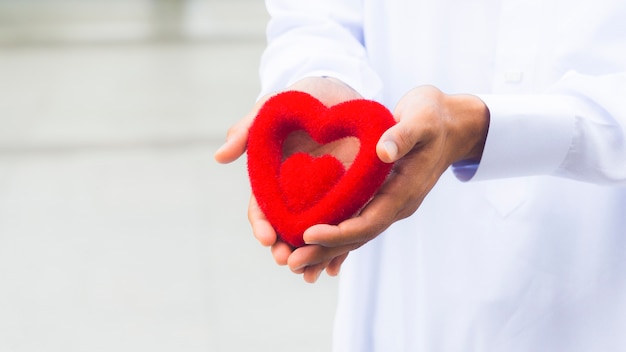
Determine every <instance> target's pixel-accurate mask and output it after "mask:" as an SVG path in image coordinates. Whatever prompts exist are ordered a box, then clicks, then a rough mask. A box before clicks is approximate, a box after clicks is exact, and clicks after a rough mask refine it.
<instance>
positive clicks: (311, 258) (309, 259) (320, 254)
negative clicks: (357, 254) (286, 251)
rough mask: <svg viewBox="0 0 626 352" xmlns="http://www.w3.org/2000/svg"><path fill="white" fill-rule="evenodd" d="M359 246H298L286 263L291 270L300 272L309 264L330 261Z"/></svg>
mask: <svg viewBox="0 0 626 352" xmlns="http://www.w3.org/2000/svg"><path fill="white" fill-rule="evenodd" d="M359 246H360V245H358V246H355V245H349V246H342V247H336V248H326V247H322V246H317V245H311V246H304V247H300V248H298V249H296V250H295V251H293V253H291V255H290V256H289V259H288V262H287V265H289V268H290V269H291V271H293V272H295V273H298V272H301V270H302V269H305V268H306V267H309V266H313V265H318V264H320V263H324V262H326V263H330V261H331V260H332V259H333V258H335V257H338V256H340V255H343V254H344V253H347V252H349V251H351V250H353V249H356V248H358V247H359ZM324 266H325V265H324Z"/></svg>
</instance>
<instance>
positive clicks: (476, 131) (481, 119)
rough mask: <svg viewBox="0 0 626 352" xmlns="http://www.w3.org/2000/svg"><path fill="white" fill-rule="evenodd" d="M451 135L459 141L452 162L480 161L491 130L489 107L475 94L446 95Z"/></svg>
mask: <svg viewBox="0 0 626 352" xmlns="http://www.w3.org/2000/svg"><path fill="white" fill-rule="evenodd" d="M445 105H446V106H447V110H448V116H449V118H450V122H451V127H450V131H451V135H452V136H453V137H454V140H456V141H457V142H456V143H455V146H454V149H453V150H454V152H453V154H452V156H451V164H453V163H458V162H461V161H470V162H476V163H477V162H480V159H481V158H482V155H483V150H484V149H485V142H486V140H487V132H488V130H489V109H488V108H487V105H485V103H484V102H483V101H482V100H481V99H480V98H478V97H477V96H474V95H469V94H459V95H448V96H446V104H445Z"/></svg>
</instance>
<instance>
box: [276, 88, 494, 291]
mask: <svg viewBox="0 0 626 352" xmlns="http://www.w3.org/2000/svg"><path fill="white" fill-rule="evenodd" d="M394 117H395V119H396V120H397V122H398V123H397V124H396V125H395V126H394V127H392V128H390V129H389V130H387V131H386V132H385V133H384V134H383V136H382V137H381V138H380V140H379V142H378V145H377V153H378V156H379V158H380V159H381V160H382V161H384V162H395V165H394V168H393V171H392V174H391V175H390V177H389V178H388V180H387V181H386V183H385V184H384V185H383V187H381V189H380V190H379V192H378V193H377V194H376V195H375V196H374V198H373V199H372V200H371V201H370V203H368V205H367V206H366V207H365V208H364V209H363V210H362V211H361V213H360V214H359V215H358V216H355V217H353V218H350V219H348V220H345V221H344V222H342V223H340V224H338V225H336V226H333V225H325V224H320V225H315V226H312V227H310V228H309V229H307V230H306V231H305V233H304V241H305V243H307V244H308V245H307V246H304V247H301V248H298V249H296V250H295V251H293V253H290V254H289V256H288V257H287V258H286V259H287V264H288V265H289V267H290V268H291V269H292V270H293V271H294V272H296V273H303V274H304V279H305V280H306V281H308V282H314V281H315V280H316V279H317V278H318V277H319V275H320V273H321V272H322V271H323V270H324V268H326V270H327V272H328V273H329V274H331V275H335V274H336V273H337V272H338V271H339V268H340V266H341V264H342V263H343V261H344V260H345V258H346V256H347V255H348V253H349V252H350V251H352V250H354V249H356V248H359V247H361V246H363V245H364V244H365V243H367V242H368V241H370V240H372V239H374V238H375V237H377V236H378V235H379V234H380V233H382V232H383V231H384V230H385V229H387V228H388V227H389V226H390V225H391V224H393V223H394V222H396V221H398V220H401V219H403V218H406V217H408V216H410V215H411V214H413V213H414V212H415V211H416V210H417V209H418V207H419V206H420V204H421V203H422V201H423V200H424V198H425V197H426V195H427V194H428V193H429V191H430V190H431V189H432V188H433V187H434V185H435V183H436V182H437V180H438V179H439V177H440V176H441V175H442V174H443V172H444V171H445V170H446V169H447V168H448V167H449V166H450V165H451V164H453V163H455V162H458V161H462V160H473V161H479V160H480V158H481V156H482V151H483V149H484V144H485V140H486V136H487V130H488V126H489V112H488V109H487V107H486V106H485V104H484V103H483V102H482V101H481V100H480V99H479V98H477V97H475V96H472V95H446V94H444V93H442V92H441V91H440V90H438V89H437V88H434V87H431V86H423V87H418V88H415V89H413V90H411V91H410V92H409V93H407V94H406V95H405V96H404V97H403V98H402V99H401V100H400V102H399V103H398V105H397V107H396V109H395V111H394ZM281 254H283V253H281ZM281 259H282V260H283V262H284V259H285V257H282V256H281Z"/></svg>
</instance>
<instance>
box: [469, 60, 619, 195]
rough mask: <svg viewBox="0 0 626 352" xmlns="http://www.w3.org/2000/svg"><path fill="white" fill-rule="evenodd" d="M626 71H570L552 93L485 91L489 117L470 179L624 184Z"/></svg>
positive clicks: (484, 99)
mask: <svg viewBox="0 0 626 352" xmlns="http://www.w3.org/2000/svg"><path fill="white" fill-rule="evenodd" d="M625 92H626V73H617V74H610V75H603V76H586V75H581V74H578V73H575V72H570V73H568V74H567V75H566V76H565V77H564V78H563V79H562V80H560V81H559V82H558V83H557V84H556V86H555V87H554V89H553V90H552V91H551V92H550V93H551V94H545V95H516V96H502V95H482V96H480V97H481V98H482V99H483V101H484V102H485V104H486V105H487V106H488V107H489V111H490V114H491V121H490V126H489V132H488V136H487V143H486V145H485V150H484V153H483V157H482V160H481V161H480V164H479V166H478V169H477V171H476V174H475V175H474V177H473V178H472V180H484V179H493V178H502V177H515V176H532V175H554V176H561V177H567V178H571V179H576V180H580V181H585V182H591V183H597V184H617V185H620V184H621V185H624V184H626V93H625Z"/></svg>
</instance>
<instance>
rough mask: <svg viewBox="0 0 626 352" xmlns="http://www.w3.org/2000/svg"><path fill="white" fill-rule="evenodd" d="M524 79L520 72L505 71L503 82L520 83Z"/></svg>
mask: <svg viewBox="0 0 626 352" xmlns="http://www.w3.org/2000/svg"><path fill="white" fill-rule="evenodd" d="M523 78H524V73H523V72H522V71H507V72H505V73H504V82H505V83H510V84H517V83H521V82H522V79H523Z"/></svg>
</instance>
